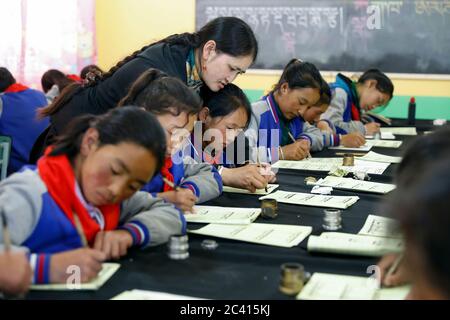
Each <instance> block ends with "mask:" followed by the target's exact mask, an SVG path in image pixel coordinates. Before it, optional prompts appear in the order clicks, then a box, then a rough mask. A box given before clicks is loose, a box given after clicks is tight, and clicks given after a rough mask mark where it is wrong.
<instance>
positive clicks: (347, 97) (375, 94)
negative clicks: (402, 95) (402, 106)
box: [321, 69, 394, 135]
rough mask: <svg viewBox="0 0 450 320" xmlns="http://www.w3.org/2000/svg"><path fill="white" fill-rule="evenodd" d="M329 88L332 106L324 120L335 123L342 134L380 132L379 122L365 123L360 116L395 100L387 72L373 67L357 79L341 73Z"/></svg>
mask: <svg viewBox="0 0 450 320" xmlns="http://www.w3.org/2000/svg"><path fill="white" fill-rule="evenodd" d="M330 87H331V90H332V99H331V105H330V108H328V110H327V112H325V113H324V114H323V115H322V116H321V119H324V120H328V121H330V122H331V123H333V124H334V126H335V127H336V130H337V133H339V134H347V133H351V132H359V133H361V134H362V135H373V134H374V133H377V132H379V131H380V125H379V124H378V123H375V122H370V123H367V124H363V123H362V122H361V116H362V113H363V112H364V111H370V110H372V109H374V108H376V107H379V106H384V105H386V104H387V103H388V102H389V101H390V100H391V99H392V97H393V95H394V85H393V84H392V81H391V80H390V79H389V78H388V77H387V76H386V75H385V74H384V73H382V72H381V71H380V70H378V69H370V70H368V71H366V72H365V73H364V74H363V75H362V76H361V77H360V78H359V79H358V81H357V82H353V81H352V80H351V79H349V78H347V77H346V76H344V75H343V74H341V73H339V74H338V75H337V77H336V82H334V83H332V84H331V85H330ZM322 125H323V126H326V124H322Z"/></svg>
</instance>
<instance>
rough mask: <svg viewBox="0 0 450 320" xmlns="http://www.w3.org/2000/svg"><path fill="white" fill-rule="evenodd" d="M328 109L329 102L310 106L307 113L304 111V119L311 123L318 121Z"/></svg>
mask: <svg viewBox="0 0 450 320" xmlns="http://www.w3.org/2000/svg"><path fill="white" fill-rule="evenodd" d="M327 109H328V104H322V105H319V106H312V107H309V108H308V109H306V111H305V113H303V119H304V120H305V121H306V122H308V123H310V124H314V123H317V122H319V120H320V116H321V115H322V114H323V113H325V111H327Z"/></svg>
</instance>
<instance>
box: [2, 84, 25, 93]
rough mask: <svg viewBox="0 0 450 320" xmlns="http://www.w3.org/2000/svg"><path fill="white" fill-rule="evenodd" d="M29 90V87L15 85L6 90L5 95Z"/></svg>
mask: <svg viewBox="0 0 450 320" xmlns="http://www.w3.org/2000/svg"><path fill="white" fill-rule="evenodd" d="M28 89H29V88H28V87H26V86H24V85H22V84H20V83H14V84H12V85H10V86H9V87H8V88H6V90H5V91H4V93H16V92H20V91H25V90H28Z"/></svg>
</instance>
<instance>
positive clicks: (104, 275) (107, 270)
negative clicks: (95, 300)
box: [30, 263, 120, 290]
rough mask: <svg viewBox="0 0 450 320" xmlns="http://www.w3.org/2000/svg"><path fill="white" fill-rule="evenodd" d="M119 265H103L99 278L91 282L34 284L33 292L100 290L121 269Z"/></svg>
mask: <svg viewBox="0 0 450 320" xmlns="http://www.w3.org/2000/svg"><path fill="white" fill-rule="evenodd" d="M119 267H120V264H118V263H103V268H102V270H101V271H100V272H99V274H98V276H97V277H96V278H95V279H93V280H92V281H90V282H87V283H81V284H78V285H76V284H72V283H69V284H66V283H52V284H34V285H31V287H30V289H31V290H98V289H100V287H101V286H103V284H105V282H106V281H108V280H109V279H110V278H111V277H112V276H113V274H114V273H116V271H117V270H118V269H119Z"/></svg>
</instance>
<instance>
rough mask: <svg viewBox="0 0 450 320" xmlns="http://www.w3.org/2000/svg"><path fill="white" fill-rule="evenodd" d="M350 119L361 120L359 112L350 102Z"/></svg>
mask: <svg viewBox="0 0 450 320" xmlns="http://www.w3.org/2000/svg"><path fill="white" fill-rule="evenodd" d="M351 111H352V120H355V121H361V114H360V112H359V110H358V108H357V107H356V105H355V104H354V103H352V110H351Z"/></svg>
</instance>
